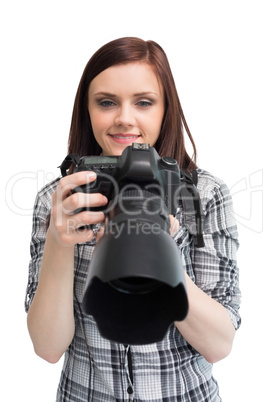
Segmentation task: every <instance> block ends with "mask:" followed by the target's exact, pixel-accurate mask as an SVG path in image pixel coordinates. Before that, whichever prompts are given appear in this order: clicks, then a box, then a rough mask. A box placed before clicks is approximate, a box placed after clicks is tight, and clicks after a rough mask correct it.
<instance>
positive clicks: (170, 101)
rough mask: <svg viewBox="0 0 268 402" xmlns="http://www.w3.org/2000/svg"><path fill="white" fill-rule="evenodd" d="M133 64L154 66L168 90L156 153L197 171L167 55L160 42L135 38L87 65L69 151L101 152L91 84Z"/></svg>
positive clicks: (122, 40) (115, 44)
mask: <svg viewBox="0 0 268 402" xmlns="http://www.w3.org/2000/svg"><path fill="white" fill-rule="evenodd" d="M133 62H143V63H147V64H148V65H150V66H151V67H152V68H153V69H154V72H155V74H156V76H157V78H158V79H159V80H160V82H161V83H162V85H163V88H164V96H165V112H164V117H163V121H162V126H161V130H160V134H159V137H158V139H157V141H156V143H155V145H154V147H155V149H156V151H157V152H158V153H159V155H160V156H170V157H172V158H174V159H176V160H177V162H178V165H179V166H180V168H181V169H185V170H188V171H190V170H193V169H195V168H196V147H195V143H194V140H193V138H192V135H191V132H190V130H189V128H188V125H187V123H186V120H185V117H184V114H183V110H182V107H181V104H180V100H179V97H178V94H177V90H176V86H175V82H174V78H173V75H172V72H171V69H170V65H169V62H168V59H167V56H166V54H165V52H164V50H163V49H162V48H161V47H160V46H159V45H158V44H157V43H156V42H154V41H151V40H149V41H144V40H142V39H139V38H133V37H126V38H120V39H116V40H113V41H111V42H109V43H107V44H105V45H104V46H102V47H101V48H100V49H99V50H98V51H97V52H96V53H95V54H94V55H93V56H92V57H91V59H90V60H89V62H88V63H87V65H86V67H85V69H84V72H83V75H82V77H81V80H80V83H79V86H78V90H77V93H76V97H75V102H74V108H73V114H72V121H71V128H70V135H69V142H68V152H69V153H72V154H78V155H80V156H83V155H99V154H100V153H101V148H100V146H99V144H98V143H97V141H96V140H95V136H94V134H93V131H92V126H91V122H90V116H89V112H88V88H89V85H90V83H91V81H92V80H93V79H94V78H95V77H96V76H97V75H98V74H100V73H101V72H102V71H104V70H105V69H107V68H109V67H111V66H115V65H118V64H127V63H133ZM184 129H185V131H186V133H187V135H188V137H189V139H190V141H191V144H192V147H193V156H192V157H190V156H189V155H188V153H187V152H186V148H185V142H184Z"/></svg>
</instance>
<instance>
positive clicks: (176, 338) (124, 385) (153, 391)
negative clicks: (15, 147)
mask: <svg viewBox="0 0 268 402" xmlns="http://www.w3.org/2000/svg"><path fill="white" fill-rule="evenodd" d="M58 180H59V179H57V180H55V181H53V182H52V183H50V184H48V185H47V186H45V187H44V188H43V189H42V190H41V191H40V192H39V193H38V195H37V198H36V203H35V208H34V215H33V232H32V241H31V261H30V267H29V280H28V286H27V294H26V301H25V308H26V311H28V309H29V307H30V304H31V301H32V299H33V297H34V294H35V291H36V288H37V285H38V278H39V272H40V266H41V260H42V254H43V248H44V243H45V238H46V228H47V221H48V217H49V213H50V209H51V195H52V193H53V192H54V191H55V188H56V186H57V183H58ZM198 189H199V192H200V197H201V201H202V206H203V211H204V214H205V227H204V240H205V247H204V248H196V247H194V244H193V235H192V234H190V233H189V231H188V230H187V229H186V228H185V227H183V226H182V225H181V226H180V229H179V230H178V232H177V233H176V234H175V235H174V241H176V242H177V244H178V247H179V248H180V250H181V255H182V260H183V264H184V266H185V269H186V271H187V273H188V275H189V276H190V277H191V279H192V280H193V281H194V282H195V283H196V285H197V286H198V287H200V288H201V289H202V290H203V291H204V292H206V293H207V294H208V295H209V296H211V297H212V298H214V299H216V300H217V301H218V302H219V303H221V304H222V305H223V306H224V307H225V308H226V309H227V311H228V313H229V315H230V318H231V320H232V322H233V324H234V326H235V328H236V329H237V328H238V327H239V325H240V317H239V313H238V310H239V304H240V291H239V287H238V268H237V265H236V250H237V247H238V241H237V231H236V224H235V221H234V217H233V209H232V201H231V198H230V195H229V191H228V189H227V187H226V186H225V184H224V183H223V182H222V181H220V180H219V179H217V178H215V177H213V176H212V175H210V174H209V173H207V172H205V171H203V170H198ZM177 218H178V219H179V221H180V222H182V211H178V214H177ZM94 245H95V243H94V241H92V242H90V243H84V244H78V245H77V246H76V248H75V261H74V264H75V285H74V314H75V322H76V331H75V335H74V338H73V341H72V343H71V345H70V346H69V348H68V350H67V351H66V353H65V360H64V365H63V370H62V375H61V379H60V383H59V387H58V392H57V397H56V401H57V402H69V401H70V402H71V401H72V402H74V401H75V402H86V401H94V402H97V401H99V402H106V401H107V402H110V401H111V402H112V401H117V402H123V401H130V400H135V401H144V402H145V401H146V402H160V401H168V402H172V401H174V402H175V401H181V402H203V401H204V402H205V401H206V402H208V401H213V402H218V401H221V398H220V396H219V390H218V385H217V382H216V381H215V379H214V378H213V376H212V365H211V364H209V363H208V362H207V361H206V360H205V359H204V358H203V357H202V356H201V355H200V354H199V353H198V352H197V351H196V350H195V349H194V348H192V347H191V346H190V345H189V344H188V343H187V342H186V340H185V339H184V338H183V337H182V335H181V334H180V333H179V331H178V330H177V329H176V327H175V326H174V325H171V326H170V328H169V330H168V333H167V335H166V336H165V338H164V339H163V340H162V341H161V342H158V343H154V344H150V345H143V346H127V345H122V344H117V343H114V342H110V341H108V340H106V339H104V338H102V337H101V336H100V334H99V332H98V329H97V327H96V323H95V321H94V319H93V317H91V316H87V315H85V314H84V313H83V311H82V308H81V302H82V296H83V291H84V285H85V280H86V276H87V270H88V266H89V262H90V260H91V256H92V253H93V250H94ZM129 351H130V354H131V360H132V372H133V373H132V375H133V381H132V379H131V375H130V372H129V364H128V357H127V356H128V352H129Z"/></svg>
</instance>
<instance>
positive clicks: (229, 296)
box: [190, 177, 241, 329]
mask: <svg viewBox="0 0 268 402" xmlns="http://www.w3.org/2000/svg"><path fill="white" fill-rule="evenodd" d="M199 191H200V196H201V200H202V204H203V212H204V241H205V247H203V248H197V247H195V246H194V245H193V244H192V245H191V250H190V254H191V260H192V267H193V273H194V278H195V283H196V285H197V286H198V287H199V288H200V289H202V290H203V291H204V292H205V293H206V294H208V295H209V296H210V297H212V298H213V299H215V300H217V301H218V302H219V303H221V304H222V305H223V306H224V307H225V308H226V310H227V312H228V314H229V316H230V318H231V320H232V323H233V325H234V327H235V329H238V328H239V326H240V323H241V318H240V315H239V307H240V300H241V293H240V289H239V270H238V266H237V257H236V254H237V249H238V246H239V243H238V233H237V226H236V221H235V218H234V211H233V203H232V199H231V195H230V191H229V189H228V187H227V186H226V185H225V183H223V182H222V181H221V180H219V179H215V178H213V179H212V178H211V177H207V179H206V180H200V188H199Z"/></svg>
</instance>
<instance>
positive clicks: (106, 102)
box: [99, 100, 115, 107]
mask: <svg viewBox="0 0 268 402" xmlns="http://www.w3.org/2000/svg"><path fill="white" fill-rule="evenodd" d="M99 105H100V106H103V107H111V106H114V105H115V103H114V102H113V101H110V100H103V101H100V102H99Z"/></svg>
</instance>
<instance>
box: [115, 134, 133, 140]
mask: <svg viewBox="0 0 268 402" xmlns="http://www.w3.org/2000/svg"><path fill="white" fill-rule="evenodd" d="M109 135H110V136H111V137H113V138H118V139H123V140H124V139H133V138H134V139H135V138H139V137H140V135H139V134H109Z"/></svg>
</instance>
